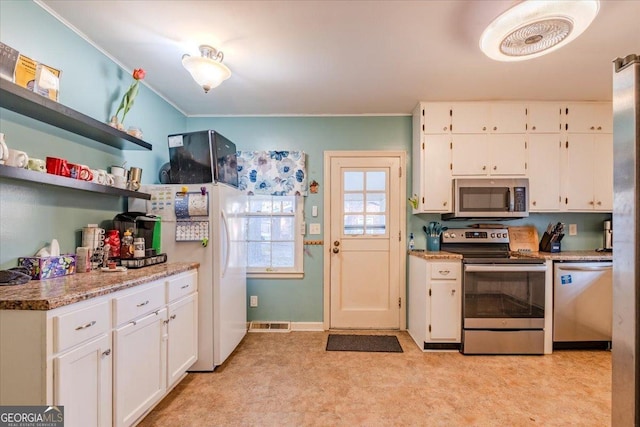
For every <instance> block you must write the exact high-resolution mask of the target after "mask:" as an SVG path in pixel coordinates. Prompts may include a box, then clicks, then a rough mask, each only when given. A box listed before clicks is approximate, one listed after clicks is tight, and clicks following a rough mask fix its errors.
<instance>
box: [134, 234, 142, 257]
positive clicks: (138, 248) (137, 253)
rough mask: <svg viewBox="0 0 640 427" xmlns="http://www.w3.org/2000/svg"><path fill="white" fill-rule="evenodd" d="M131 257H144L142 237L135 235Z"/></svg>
mask: <svg viewBox="0 0 640 427" xmlns="http://www.w3.org/2000/svg"><path fill="white" fill-rule="evenodd" d="M133 257H134V258H144V237H136V238H135V239H134V240H133Z"/></svg>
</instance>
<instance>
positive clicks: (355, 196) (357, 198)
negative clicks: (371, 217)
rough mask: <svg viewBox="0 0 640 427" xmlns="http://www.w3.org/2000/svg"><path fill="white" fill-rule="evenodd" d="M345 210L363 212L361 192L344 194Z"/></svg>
mask: <svg viewBox="0 0 640 427" xmlns="http://www.w3.org/2000/svg"><path fill="white" fill-rule="evenodd" d="M344 211H345V212H364V195H363V194H362V193H347V194H345V195H344Z"/></svg>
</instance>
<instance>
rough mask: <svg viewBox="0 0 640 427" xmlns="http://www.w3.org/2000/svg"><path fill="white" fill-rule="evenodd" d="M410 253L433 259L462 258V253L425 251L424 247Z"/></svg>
mask: <svg viewBox="0 0 640 427" xmlns="http://www.w3.org/2000/svg"><path fill="white" fill-rule="evenodd" d="M409 255H413V256H417V257H418V258H424V259H426V260H431V259H454V260H455V259H462V255H460V254H454V253H452V252H445V251H425V250H424V249H414V250H412V251H409Z"/></svg>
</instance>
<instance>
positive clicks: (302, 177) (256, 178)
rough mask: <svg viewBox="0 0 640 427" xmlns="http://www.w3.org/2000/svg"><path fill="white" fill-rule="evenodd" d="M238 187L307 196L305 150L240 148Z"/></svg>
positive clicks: (250, 192) (273, 193)
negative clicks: (250, 149)
mask: <svg viewBox="0 0 640 427" xmlns="http://www.w3.org/2000/svg"><path fill="white" fill-rule="evenodd" d="M238 188H239V189H240V190H241V191H245V192H246V193H247V194H248V195H254V194H264V195H270V196H306V195H307V170H306V163H305V153H304V151H238Z"/></svg>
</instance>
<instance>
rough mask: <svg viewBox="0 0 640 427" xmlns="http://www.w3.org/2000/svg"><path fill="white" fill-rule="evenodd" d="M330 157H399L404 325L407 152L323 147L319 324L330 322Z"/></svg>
mask: <svg viewBox="0 0 640 427" xmlns="http://www.w3.org/2000/svg"><path fill="white" fill-rule="evenodd" d="M334 157H358V158H362V157H398V158H399V159H400V167H401V168H402V177H400V227H399V228H400V233H401V236H402V241H401V242H400V243H401V245H400V250H399V251H398V256H399V258H400V259H399V260H398V261H399V274H400V278H399V279H400V281H399V286H400V289H399V290H398V291H399V295H400V298H402V307H400V330H401V331H404V330H406V329H407V274H406V270H407V256H406V255H407V254H406V251H405V250H403V249H402V247H403V246H402V245H403V244H404V246H406V242H407V209H406V207H405V204H404V202H405V200H407V153H406V152H405V151H325V152H324V188H325V190H324V207H323V210H324V213H323V223H324V224H323V227H324V240H325V244H324V245H323V248H324V249H323V250H324V257H323V259H324V260H323V274H322V275H323V279H322V281H323V316H322V318H323V321H322V325H323V328H324V330H325V331H327V330H329V326H330V324H331V255H330V252H329V251H330V250H331V245H330V244H329V243H327V242H328V241H329V240H327V239H329V238H330V237H331V236H330V230H331V194H330V191H329V189H330V188H331V159H332V158H334Z"/></svg>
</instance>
